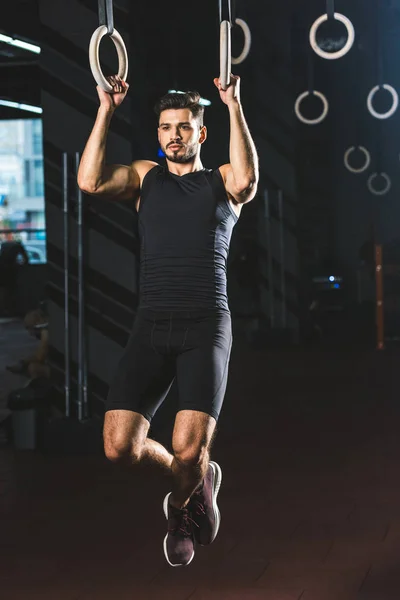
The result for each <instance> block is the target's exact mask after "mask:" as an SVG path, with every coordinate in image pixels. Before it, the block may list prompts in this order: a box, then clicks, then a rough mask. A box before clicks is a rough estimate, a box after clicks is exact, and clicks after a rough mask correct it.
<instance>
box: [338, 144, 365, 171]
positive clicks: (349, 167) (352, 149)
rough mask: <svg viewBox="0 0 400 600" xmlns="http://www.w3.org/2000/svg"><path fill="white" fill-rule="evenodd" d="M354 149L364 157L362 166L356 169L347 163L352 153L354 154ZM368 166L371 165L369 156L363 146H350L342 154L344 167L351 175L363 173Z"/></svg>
mask: <svg viewBox="0 0 400 600" xmlns="http://www.w3.org/2000/svg"><path fill="white" fill-rule="evenodd" d="M356 149H358V150H360V151H361V152H362V153H363V154H364V156H365V163H364V164H363V166H362V167H358V168H356V167H352V166H351V165H350V163H349V157H350V154H351V153H352V152H354V151H355V150H356ZM370 164H371V154H370V153H369V152H368V150H367V149H366V148H364V146H351V147H350V148H348V149H347V150H346V152H345V153H344V166H345V167H346V169H348V170H349V171H350V172H351V173H363V172H364V171H366V170H367V169H368V167H369V165H370Z"/></svg>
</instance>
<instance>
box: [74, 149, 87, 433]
mask: <svg viewBox="0 0 400 600" xmlns="http://www.w3.org/2000/svg"><path fill="white" fill-rule="evenodd" d="M79 160H80V155H79V152H76V154H75V174H76V176H77V175H78V169H79ZM76 200H77V225H78V419H79V421H82V420H83V418H84V416H83V361H84V322H83V318H84V301H85V300H84V295H83V227H82V225H83V219H82V217H83V210H82V191H81V190H80V188H79V186H78V181H77V179H76Z"/></svg>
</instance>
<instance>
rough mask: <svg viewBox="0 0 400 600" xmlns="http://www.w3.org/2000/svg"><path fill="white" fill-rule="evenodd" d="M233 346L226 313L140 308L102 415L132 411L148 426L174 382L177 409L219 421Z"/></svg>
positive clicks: (228, 318) (229, 323)
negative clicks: (190, 411)
mask: <svg viewBox="0 0 400 600" xmlns="http://www.w3.org/2000/svg"><path fill="white" fill-rule="evenodd" d="M231 346H232V327H231V316H230V313H229V312H227V311H209V310H208V311H204V310H203V311H179V312H178V311H174V312H159V311H153V310H150V309H139V311H138V313H137V315H136V319H135V323H134V327H133V331H132V334H131V337H130V339H129V342H128V344H127V346H126V348H125V351H124V354H123V356H122V358H121V361H120V363H119V365H118V368H117V372H116V374H115V377H114V380H113V382H112V384H111V387H110V390H109V394H108V398H107V401H106V411H109V410H120V409H124V410H132V411H135V412H137V413H140V414H141V415H143V416H144V417H145V418H146V419H147V420H148V421H151V420H152V418H153V416H154V415H155V413H156V411H157V409H158V408H159V407H160V405H161V404H162V402H163V401H164V399H165V397H166V395H167V393H168V391H169V389H170V388H171V385H172V383H173V381H174V379H175V378H176V380H177V386H178V396H179V410H198V411H201V412H204V413H207V414H209V415H211V416H212V417H214V418H215V419H216V420H217V419H218V416H219V413H220V410H221V407H222V403H223V400H224V395H225V390H226V384H227V379H228V365H229V357H230V352H231Z"/></svg>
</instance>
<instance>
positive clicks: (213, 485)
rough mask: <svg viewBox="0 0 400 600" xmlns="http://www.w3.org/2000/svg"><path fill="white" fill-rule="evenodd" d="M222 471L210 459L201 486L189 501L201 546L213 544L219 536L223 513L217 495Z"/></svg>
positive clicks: (196, 536) (195, 532) (196, 535)
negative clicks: (220, 510)
mask: <svg viewBox="0 0 400 600" xmlns="http://www.w3.org/2000/svg"><path fill="white" fill-rule="evenodd" d="M221 481H222V471H221V467H220V466H219V465H217V463H216V462H213V461H210V464H209V467H208V471H207V474H206V476H205V477H204V480H203V484H202V486H201V488H199V489H197V490H196V491H195V492H193V494H192V497H191V498H190V502H189V505H188V506H189V509H190V511H191V517H192V519H193V521H194V522H195V524H196V525H197V527H194V535H195V538H196V541H197V542H198V543H199V544H200V545H201V546H207V545H208V544H211V542H213V541H214V540H215V538H216V536H217V533H218V529H219V526H220V523H221V514H220V512H219V508H218V506H217V496H218V492H219V488H220V487H221Z"/></svg>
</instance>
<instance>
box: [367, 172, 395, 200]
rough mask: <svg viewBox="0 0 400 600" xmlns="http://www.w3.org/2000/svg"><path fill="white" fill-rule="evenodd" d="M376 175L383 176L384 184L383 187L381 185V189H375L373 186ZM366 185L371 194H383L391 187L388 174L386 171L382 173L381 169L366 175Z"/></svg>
mask: <svg viewBox="0 0 400 600" xmlns="http://www.w3.org/2000/svg"><path fill="white" fill-rule="evenodd" d="M378 175H380V176H381V177H383V178H384V180H385V181H386V185H385V187H383V188H382V189H381V190H377V189H376V188H375V187H374V186H373V182H374V181H375V179H376V178H377V177H378ZM367 186H368V189H369V191H370V192H371V194H374V196H384V195H385V194H387V193H388V191H389V190H390V188H391V187H392V182H391V180H390V177H389V175H387V173H384V172H383V171H376V172H375V173H372V174H371V175H370V176H369V177H368V181H367Z"/></svg>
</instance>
